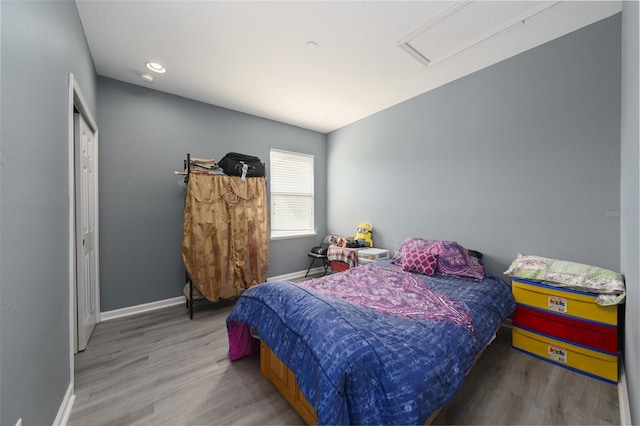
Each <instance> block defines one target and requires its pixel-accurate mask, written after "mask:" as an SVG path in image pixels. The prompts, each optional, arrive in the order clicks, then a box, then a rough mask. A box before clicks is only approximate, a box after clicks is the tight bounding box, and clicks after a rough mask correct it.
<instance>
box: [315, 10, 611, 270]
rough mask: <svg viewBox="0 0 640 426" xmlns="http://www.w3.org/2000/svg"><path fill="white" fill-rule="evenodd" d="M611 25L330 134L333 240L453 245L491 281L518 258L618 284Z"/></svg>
mask: <svg viewBox="0 0 640 426" xmlns="http://www.w3.org/2000/svg"><path fill="white" fill-rule="evenodd" d="M620 21H621V18H620V15H616V16H613V17H611V18H608V19H606V20H603V21H600V22H598V23H596V24H593V25H591V26H589V27H586V28H584V29H581V30H579V31H576V32H574V33H572V34H569V35H567V36H565V37H562V38H560V39H557V40H554V41H552V42H550V43H547V44H545V45H543V46H540V47H537V48H535V49H532V50H530V51H528V52H525V53H523V54H520V55H518V56H516V57H513V58H510V59H508V60H505V61H503V62H501V63H499V64H496V65H494V66H491V67H489V68H486V69H484V70H481V71H479V72H476V73H474V74H472V75H469V76H467V77H465V78H462V79H460V80H457V81H454V82H452V83H450V84H448V85H445V86H443V87H440V88H438V89H435V90H433V91H431V92H428V93H426V94H423V95H421V96H418V97H416V98H413V99H411V100H409V101H406V102H404V103H401V104H399V105H396V106H394V107H392V108H389V109H387V110H384V111H382V112H380V113H377V114H375V115H373V116H370V117H368V118H365V119H363V120H361V121H359V122H357V123H354V124H352V125H350V126H347V127H344V128H342V129H339V130H337V131H335V132H333V133H330V134H329V135H328V143H329V150H328V157H327V158H328V160H327V164H328V171H327V176H328V179H329V181H328V184H327V191H328V194H329V198H328V216H327V220H328V222H327V224H328V228H329V231H330V232H336V233H342V234H353V232H354V229H355V227H356V225H357V224H359V223H361V222H370V223H371V224H372V225H373V229H374V233H373V237H374V243H375V245H376V246H379V247H385V248H390V249H393V250H395V249H397V247H398V245H399V244H400V243H401V242H402V241H403V239H404V238H406V237H409V236H422V237H427V238H432V239H448V240H456V241H458V242H459V243H460V244H462V245H464V246H465V247H468V248H472V249H476V250H479V251H481V252H483V253H484V254H485V260H486V265H487V269H488V270H489V271H490V272H493V273H495V274H499V275H502V272H503V271H504V270H505V269H506V268H507V266H508V265H509V263H510V262H511V261H512V260H513V259H514V258H515V256H516V254H517V253H518V252H521V253H526V254H536V255H541V256H546V257H552V258H560V259H567V260H574V261H578V262H582V263H589V264H594V265H599V266H601V267H605V268H610V269H615V270H617V269H618V268H619V266H620V264H619V259H620V257H619V252H620V237H619V232H620V225H619V219H618V217H614V216H607V214H606V212H607V211H615V210H617V209H618V208H619V206H620V121H619V120H620ZM345 177H352V178H353V185H344V178H345ZM354 188H357V190H353V189H354ZM346 206H350V208H345V207H346Z"/></svg>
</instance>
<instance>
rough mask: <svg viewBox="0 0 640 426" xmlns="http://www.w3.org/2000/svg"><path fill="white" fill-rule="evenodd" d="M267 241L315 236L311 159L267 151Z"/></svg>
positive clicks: (309, 157) (283, 152) (293, 154)
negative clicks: (269, 208) (268, 204)
mask: <svg viewBox="0 0 640 426" xmlns="http://www.w3.org/2000/svg"><path fill="white" fill-rule="evenodd" d="M269 167H270V176H269V184H270V185H271V238H282V237H293V236H299V235H309V234H315V229H314V223H313V155H308V154H299V153H297V152H289V151H281V150H278V149H271V152H270V162H269Z"/></svg>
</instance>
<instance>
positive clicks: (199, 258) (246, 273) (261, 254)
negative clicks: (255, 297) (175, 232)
mask: <svg viewBox="0 0 640 426" xmlns="http://www.w3.org/2000/svg"><path fill="white" fill-rule="evenodd" d="M268 232H269V228H268V219H267V195H266V181H265V178H246V180H245V182H242V181H241V179H240V177H236V176H225V175H209V174H204V173H197V172H194V173H191V174H190V175H189V183H188V185H187V195H186V200H185V209H184V224H183V228H182V260H183V262H184V265H185V268H186V269H187V272H188V273H189V276H190V277H191V281H192V282H193V284H194V285H195V286H196V288H197V289H198V290H199V291H200V293H202V295H203V296H204V297H206V298H207V299H209V300H211V301H216V300H219V299H229V298H233V297H234V296H237V295H238V294H239V293H240V292H241V291H242V290H244V289H247V288H249V287H251V286H254V285H256V284H259V283H261V282H264V281H266V280H267V269H268V266H269V234H268Z"/></svg>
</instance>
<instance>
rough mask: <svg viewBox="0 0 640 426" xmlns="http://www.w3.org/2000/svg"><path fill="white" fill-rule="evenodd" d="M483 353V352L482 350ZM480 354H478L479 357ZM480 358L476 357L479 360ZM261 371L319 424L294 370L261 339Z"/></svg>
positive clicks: (298, 409) (304, 415)
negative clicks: (301, 389) (299, 385)
mask: <svg viewBox="0 0 640 426" xmlns="http://www.w3.org/2000/svg"><path fill="white" fill-rule="evenodd" d="M481 353H482V352H481ZM479 356H480V355H478V357H479ZM477 359H478V358H476V360H477ZM260 372H261V373H262V375H263V376H264V377H265V378H267V379H268V380H269V381H270V382H271V383H273V385H274V386H275V387H276V389H278V391H280V393H281V394H282V396H284V397H285V399H286V400H287V401H289V404H291V406H292V407H293V409H294V410H296V412H297V413H298V414H299V415H300V417H302V420H304V422H305V423H306V424H308V425H315V424H318V416H317V415H316V412H315V410H314V409H313V407H312V406H311V404H310V403H309V401H307V398H305V396H304V395H303V394H302V392H301V391H300V388H299V387H298V380H297V379H296V376H295V375H294V374H293V372H292V371H291V370H290V369H289V367H287V366H286V365H285V364H284V363H283V362H282V361H281V360H280V358H278V357H277V356H276V354H274V353H273V351H272V350H271V348H270V347H269V346H267V344H266V343H264V342H263V341H260ZM439 412H440V410H436V412H434V413H433V414H432V415H431V416H430V417H429V418H428V419H427V421H426V422H425V425H430V424H431V423H432V422H433V420H434V419H435V418H436V416H437V415H438V413H439Z"/></svg>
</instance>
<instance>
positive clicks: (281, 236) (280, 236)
mask: <svg viewBox="0 0 640 426" xmlns="http://www.w3.org/2000/svg"><path fill="white" fill-rule="evenodd" d="M316 236H318V234H317V233H316V232H309V233H306V234H289V235H278V236H277V237H274V236H271V237H269V240H271V241H275V240H290V239H293V238H309V237H316Z"/></svg>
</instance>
